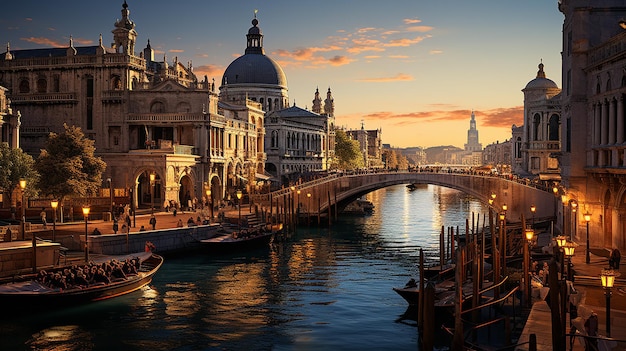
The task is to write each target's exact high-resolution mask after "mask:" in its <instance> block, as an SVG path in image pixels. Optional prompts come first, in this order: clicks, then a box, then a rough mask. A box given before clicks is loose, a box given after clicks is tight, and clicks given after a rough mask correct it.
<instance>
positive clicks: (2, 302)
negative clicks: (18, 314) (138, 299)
mask: <svg viewBox="0 0 626 351" xmlns="http://www.w3.org/2000/svg"><path fill="white" fill-rule="evenodd" d="M162 264H163V257H161V256H160V255H156V254H154V253H152V252H144V253H138V254H137V255H126V256H122V257H119V258H113V259H110V260H108V261H105V262H102V263H95V262H93V261H92V262H89V263H87V264H83V265H72V266H67V267H62V268H56V269H53V270H48V271H45V270H42V271H40V272H39V273H37V274H28V275H24V276H15V277H12V278H11V280H10V281H8V282H5V283H3V284H0V308H1V309H2V310H3V311H4V310H16V309H18V310H31V309H36V310H38V311H46V310H50V309H56V308H60V307H68V306H75V305H80V304H85V303H90V302H95V301H101V300H106V299H110V298H114V297H117V296H122V295H126V294H129V293H131V292H133V291H136V290H139V289H141V288H142V287H144V286H146V285H148V284H150V282H152V278H153V276H154V275H155V274H156V272H157V271H158V270H159V268H161V265H162Z"/></svg>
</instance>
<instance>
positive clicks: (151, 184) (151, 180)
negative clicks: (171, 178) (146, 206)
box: [150, 173, 156, 214]
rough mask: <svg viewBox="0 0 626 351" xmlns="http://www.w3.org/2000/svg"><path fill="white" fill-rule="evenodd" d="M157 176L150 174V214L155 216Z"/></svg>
mask: <svg viewBox="0 0 626 351" xmlns="http://www.w3.org/2000/svg"><path fill="white" fill-rule="evenodd" d="M155 179H156V174H154V173H150V187H151V188H152V189H150V214H154V192H155V191H156V184H155V183H156V182H155Z"/></svg>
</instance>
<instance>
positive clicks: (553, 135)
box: [548, 114, 560, 141]
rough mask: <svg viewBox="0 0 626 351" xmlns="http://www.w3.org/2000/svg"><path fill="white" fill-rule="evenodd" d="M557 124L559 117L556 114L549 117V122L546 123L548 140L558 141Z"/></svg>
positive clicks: (558, 128)
mask: <svg viewBox="0 0 626 351" xmlns="http://www.w3.org/2000/svg"><path fill="white" fill-rule="evenodd" d="M559 124H560V123H559V116H558V115H557V114H554V115H552V116H550V122H549V123H548V140H550V141H558V140H559V130H560V127H559Z"/></svg>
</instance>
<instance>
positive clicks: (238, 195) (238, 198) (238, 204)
mask: <svg viewBox="0 0 626 351" xmlns="http://www.w3.org/2000/svg"><path fill="white" fill-rule="evenodd" d="M242 196H243V193H242V192H241V190H237V207H239V231H241V197H242Z"/></svg>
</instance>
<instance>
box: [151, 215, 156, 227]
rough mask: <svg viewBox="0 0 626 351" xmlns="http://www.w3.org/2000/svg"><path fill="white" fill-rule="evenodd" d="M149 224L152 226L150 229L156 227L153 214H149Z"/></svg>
mask: <svg viewBox="0 0 626 351" xmlns="http://www.w3.org/2000/svg"><path fill="white" fill-rule="evenodd" d="M150 225H151V226H152V230H155V229H156V217H155V216H154V215H152V216H150Z"/></svg>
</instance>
